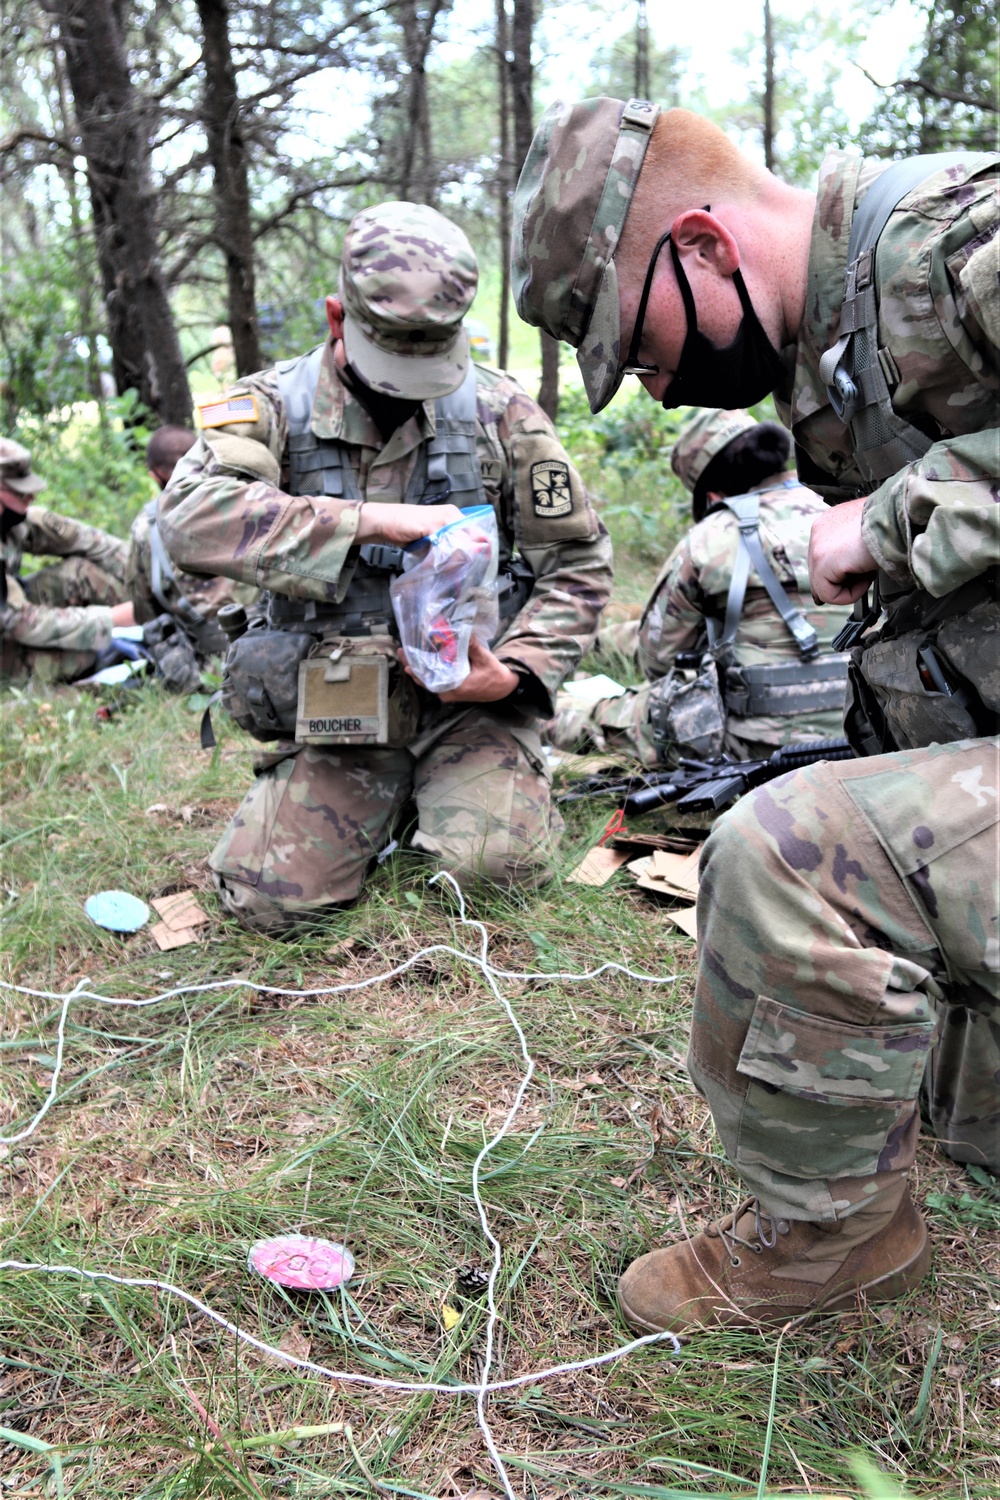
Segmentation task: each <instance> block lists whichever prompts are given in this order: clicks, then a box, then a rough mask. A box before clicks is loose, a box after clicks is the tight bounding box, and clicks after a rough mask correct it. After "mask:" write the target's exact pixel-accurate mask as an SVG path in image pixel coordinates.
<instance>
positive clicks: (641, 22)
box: [633, 0, 649, 99]
mask: <svg viewBox="0 0 1000 1500" xmlns="http://www.w3.org/2000/svg"><path fill="white" fill-rule="evenodd" d="M633 93H634V95H635V97H636V98H637V99H648V98H649V19H648V17H647V15H646V0H639V11H638V14H637V16H636V21H635V87H634V89H633Z"/></svg>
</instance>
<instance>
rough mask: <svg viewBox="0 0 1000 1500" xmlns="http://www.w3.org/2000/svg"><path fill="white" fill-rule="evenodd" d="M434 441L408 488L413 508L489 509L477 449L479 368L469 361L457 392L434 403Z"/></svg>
mask: <svg viewBox="0 0 1000 1500" xmlns="http://www.w3.org/2000/svg"><path fill="white" fill-rule="evenodd" d="M434 427H435V432H434V436H433V437H432V438H429V439H428V441H427V442H426V443H425V444H424V445H423V448H422V451H421V453H420V456H419V458H418V460H417V463H416V466H415V467H414V470H413V474H412V476H411V479H410V483H409V485H408V486H407V491H406V497H405V498H406V501H407V504H409V505H441V504H443V503H444V502H445V501H446V500H448V501H450V502H451V503H452V504H453V505H458V506H469V505H485V503H486V492H485V490H484V489H483V476H482V470H481V468H480V465H479V453H478V451H477V448H476V367H475V365H474V364H473V362H472V360H471V359H470V360H469V368H468V370H467V371H466V375H465V379H464V380H463V381H462V384H461V385H460V386H459V387H458V390H457V391H452V392H451V394H450V395H448V396H441V397H439V398H438V400H437V401H435V403H434Z"/></svg>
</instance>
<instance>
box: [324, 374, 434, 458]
mask: <svg viewBox="0 0 1000 1500" xmlns="http://www.w3.org/2000/svg"><path fill="white" fill-rule="evenodd" d="M340 377H341V379H342V380H343V382H344V384H345V385H346V386H347V389H348V390H349V391H350V392H351V395H352V396H357V398H358V400H359V401H360V402H361V405H362V406H363V407H364V408H365V410H366V411H367V412H368V415H369V416H370V417H371V419H372V421H373V422H374V423H375V426H376V427H377V428H378V430H379V434H380V435H381V438H382V441H383V443H387V442H388V441H389V439H390V438H391V437H392V434H393V433H394V432H395V431H396V428H397V427H402V425H403V423H404V422H408V421H409V420H410V418H411V417H412V416H413V413H414V412H415V411H416V410H417V408H418V407H419V406H420V405H421V403H420V402H419V401H406V400H400V398H399V397H398V396H386V395H384V394H383V392H382V391H373V390H372V388H371V386H370V385H366V384H365V382H364V381H363V380H362V378H361V376H360V375H359V374H358V372H357V370H356V369H355V368H354V366H353V365H352V364H350V363H348V364H345V365H344V368H343V369H342V370H341V372H340Z"/></svg>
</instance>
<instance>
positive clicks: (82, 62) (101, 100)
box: [51, 0, 191, 425]
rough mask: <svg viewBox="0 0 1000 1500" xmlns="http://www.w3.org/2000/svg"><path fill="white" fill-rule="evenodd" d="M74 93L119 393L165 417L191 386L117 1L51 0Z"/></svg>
mask: <svg viewBox="0 0 1000 1500" xmlns="http://www.w3.org/2000/svg"><path fill="white" fill-rule="evenodd" d="M51 14H53V15H54V16H55V17H56V18H57V20H58V23H59V40H60V42H61V44H62V48H63V53H64V55H65V58H66V73H67V77H68V78H69V85H70V88H71V89H72V91H73V102H74V105H75V108H76V117H77V123H78V125H79V127H80V137H81V142H82V147H83V155H84V156H85V158H86V161H87V183H88V186H89V189H90V198H91V204H92V207H93V216H94V229H95V232H96V236H97V254H98V260H99V262H100V267H101V279H102V283H103V288H104V301H105V305H106V307H107V314H108V336H109V338H110V341H111V348H112V351H113V353H114V375H115V381H116V383H117V385H118V389H119V390H125V389H133V390H137V391H138V392H139V395H140V397H141V398H142V400H143V402H144V403H145V404H146V405H147V406H148V407H150V408H151V409H152V410H153V411H155V412H157V413H158V414H159V416H160V417H162V418H163V420H164V421H165V422H176V423H179V424H181V425H186V424H188V423H189V422H190V420H191V391H190V389H189V387H188V381H187V371H186V370H185V368H184V360H183V358H182V356H181V349H180V342H179V340H178V337H177V329H176V327H175V324H174V320H173V314H172V313H171V310H170V302H169V300H168V297H167V291H166V286H165V284H164V281H163V275H162V272H161V270H160V263H159V256H158V253H157V246H156V233H155V224H154V206H155V200H154V196H153V191H152V186H151V184H150V180H149V160H148V155H149V148H148V143H147V132H146V128H145V122H144V121H143V119H142V116H141V111H140V109H139V104H138V100H137V97H136V93H135V89H134V88H133V86H132V80H131V78H130V76H129V71H128V61H127V58H126V54H125V46H124V41H123V38H122V32H121V28H120V26H119V23H118V18H117V14H116V10H115V5H114V0H51Z"/></svg>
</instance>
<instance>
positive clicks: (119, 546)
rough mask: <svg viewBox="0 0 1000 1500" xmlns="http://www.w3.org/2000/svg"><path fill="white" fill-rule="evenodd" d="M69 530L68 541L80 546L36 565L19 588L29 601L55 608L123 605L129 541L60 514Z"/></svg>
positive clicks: (61, 519) (126, 594) (125, 593)
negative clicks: (37, 566)
mask: <svg viewBox="0 0 1000 1500" xmlns="http://www.w3.org/2000/svg"><path fill="white" fill-rule="evenodd" d="M60 521H61V522H63V523H64V525H65V526H66V527H67V528H69V529H70V535H71V544H72V545H74V546H78V547H79V551H78V552H74V553H73V555H72V556H69V557H61V558H60V559H59V561H58V562H55V563H49V564H47V565H46V566H45V567H44V568H39V570H38V572H37V573H30V574H28V575H27V576H26V577H25V576H22V578H21V587H22V588H23V589H24V592H25V594H26V595H27V597H28V599H29V600H30V602H31V603H32V604H43V605H48V606H50V607H52V608H54V609H66V608H73V607H74V606H77V605H83V604H107V605H114V604H123V603H124V602H125V600H126V599H127V598H128V591H127V589H126V587H125V561H126V558H127V557H128V543H127V542H123V541H119V539H118V537H115V536H111V535H110V534H109V533H108V532H106V531H101V530H99V528H98V527H96V526H87V525H86V524H85V523H84V522H83V521H72V520H70V519H69V518H68V517H66V516H61V517H60Z"/></svg>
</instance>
